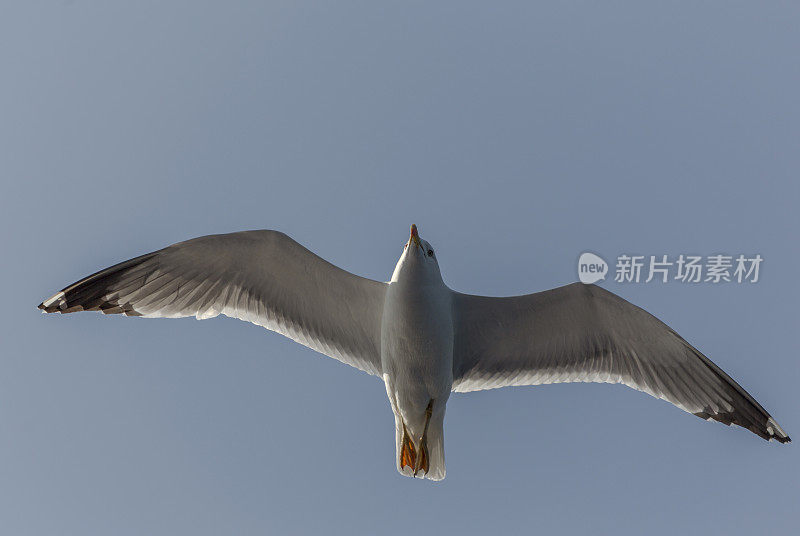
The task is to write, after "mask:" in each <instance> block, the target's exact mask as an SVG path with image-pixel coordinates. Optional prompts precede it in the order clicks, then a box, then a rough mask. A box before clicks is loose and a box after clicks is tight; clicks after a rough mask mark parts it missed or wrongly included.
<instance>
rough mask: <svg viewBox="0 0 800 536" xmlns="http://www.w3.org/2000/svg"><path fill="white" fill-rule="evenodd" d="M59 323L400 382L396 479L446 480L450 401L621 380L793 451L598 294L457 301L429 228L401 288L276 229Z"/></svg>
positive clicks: (635, 311)
mask: <svg viewBox="0 0 800 536" xmlns="http://www.w3.org/2000/svg"><path fill="white" fill-rule="evenodd" d="M39 308H40V309H42V310H43V311H44V312H47V313H72V312H75V311H102V312H103V313H105V314H114V313H122V314H125V315H128V316H145V317H165V318H177V317H186V316H195V317H197V318H198V319H205V318H212V317H215V316H217V315H219V314H223V315H226V316H230V317H233V318H239V319H241V320H247V321H248V322H252V323H254V324H257V325H259V326H263V327H265V328H267V329H270V330H272V331H276V332H278V333H280V334H282V335H285V336H287V337H289V338H291V339H293V340H295V341H297V342H299V343H300V344H303V345H305V346H308V347H309V348H312V349H314V350H316V351H318V352H321V353H323V354H326V355H328V356H331V357H333V358H335V359H338V360H339V361H342V362H343V363H347V364H348V365H351V366H353V367H356V368H358V369H360V370H363V371H365V372H368V373H369V374H372V375H375V376H378V377H380V378H382V379H383V381H384V383H385V384H386V394H387V395H388V397H389V403H390V404H391V407H392V411H393V413H394V422H395V438H396V439H395V441H396V447H397V456H396V463H397V470H398V471H399V472H400V473H401V474H403V475H406V476H416V477H424V478H428V479H431V480H441V479H443V478H444V476H445V464H444V413H445V405H446V404H447V399H448V397H449V396H450V393H451V392H452V391H455V392H468V391H478V390H483V389H495V388H498V387H506V386H514V385H541V384H548V383H560V382H600V383H623V384H625V385H627V386H629V387H632V388H634V389H638V390H639V391H644V392H645V393H648V394H650V395H652V396H654V397H657V398H661V399H664V400H666V401H668V402H671V403H672V404H674V405H676V406H678V407H679V408H681V409H682V410H684V411H688V412H689V413H694V414H695V415H697V416H698V417H702V418H703V419H706V420H711V419H714V420H716V421H719V422H722V423H724V424H727V425H730V424H737V425H739V426H742V427H743V428H746V429H748V430H750V431H751V432H753V433H755V434H757V435H759V436H761V437H762V438H764V439H768V440H772V439H775V440H777V441H779V442H781V443H786V442H788V441H790V439H789V436H788V435H786V433H785V432H784V431H783V430H782V429H781V427H780V426H778V423H776V422H775V420H774V419H773V418H772V417H771V416H770V414H769V413H767V412H766V411H765V410H764V408H762V407H761V405H760V404H759V403H758V402H756V401H755V400H754V399H753V397H752V396H750V395H749V394H748V393H747V391H745V390H744V389H743V388H742V387H740V386H739V384H738V383H736V382H735V381H734V380H733V379H731V377H730V376H728V375H727V374H725V372H723V371H722V370H721V369H720V368H719V367H718V366H716V365H715V364H714V363H712V362H711V361H710V360H709V359H708V358H707V357H706V356H704V355H703V354H702V353H700V352H699V351H698V350H697V349H695V348H694V347H693V346H692V345H690V344H689V343H688V342H686V341H685V340H683V339H682V338H681V337H680V335H678V334H677V333H675V332H674V331H673V330H672V329H670V328H669V327H668V326H667V325H665V324H664V323H662V322H661V321H660V320H658V319H657V318H655V317H654V316H652V315H651V314H649V313H647V312H646V311H644V310H643V309H640V308H638V307H636V306H635V305H632V304H630V303H628V302H627V301H625V300H623V299H622V298H620V297H619V296H617V295H615V294H613V293H611V292H609V291H607V290H604V289H603V288H601V287H598V286H596V285H584V284H583V283H573V284H571V285H566V286H563V287H559V288H555V289H552V290H547V291H544V292H538V293H535V294H528V295H525V296H514V297H508V298H494V297H486V296H472V295H469V294H461V293H459V292H455V291H453V290H450V289H449V288H448V287H447V286H446V285H445V284H444V282H443V281H442V276H441V273H440V271H439V261H438V259H437V257H436V254H435V252H434V250H433V248H432V247H431V245H430V244H429V243H428V242H427V241H426V240H423V239H422V238H420V236H419V233H418V231H417V227H416V226H415V225H412V226H411V236H410V237H409V239H408V242H407V243H406V245H405V246H404V247H403V253H402V255H401V256H400V260H399V261H398V262H397V266H396V267H395V269H394V273H393V274H392V278H391V280H390V281H389V282H388V283H382V282H378V281H373V280H371V279H365V278H362V277H359V276H357V275H353V274H351V273H349V272H346V271H344V270H342V269H340V268H337V267H336V266H334V265H332V264H330V263H329V262H327V261H325V260H324V259H322V258H320V257H318V256H316V255H315V254H314V253H312V252H311V251H309V250H307V249H306V248H304V247H303V246H301V245H300V244H298V243H297V242H295V241H294V240H292V239H291V238H289V237H288V236H286V235H285V234H283V233H281V232H278V231H244V232H238V233H231V234H220V235H211V236H203V237H200V238H195V239H193V240H188V241H186V242H180V243H178V244H174V245H172V246H169V247H167V248H164V249H161V250H159V251H155V252H153V253H148V254H146V255H142V256H141V257H136V258H135V259H131V260H128V261H125V262H122V263H120V264H117V265H115V266H112V267H110V268H106V269H105V270H101V271H99V272H97V273H95V274H93V275H90V276H89V277H86V278H84V279H81V280H80V281H78V282H77V283H75V284H73V285H70V286H68V287H67V288H65V289H64V290H62V291H61V292H59V293H57V294H56V295H54V296H53V297H51V298H48V299H47V300H45V301H44V302H43V303H41V304H40V305H39Z"/></svg>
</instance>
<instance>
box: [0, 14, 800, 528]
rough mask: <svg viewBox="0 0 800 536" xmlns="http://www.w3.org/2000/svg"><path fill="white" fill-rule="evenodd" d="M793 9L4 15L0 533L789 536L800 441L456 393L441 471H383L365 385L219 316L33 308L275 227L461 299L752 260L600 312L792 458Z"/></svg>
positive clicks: (643, 415) (378, 272) (665, 408)
mask: <svg viewBox="0 0 800 536" xmlns="http://www.w3.org/2000/svg"><path fill="white" fill-rule="evenodd" d="M798 23H800V7H799V6H798V4H797V3H796V2H768V3H763V2H762V3H758V4H756V3H752V2H700V3H698V2H668V3H664V2H604V3H596V2H536V3H534V2H530V1H523V2H466V1H459V2H437V3H430V2H371V1H362V2H347V1H342V2H310V3H300V2H294V1H291V2H252V3H242V2H225V3H211V2H198V1H191V2H168V3H164V2H144V1H143V2H109V1H103V2H86V1H77V0H76V1H72V2H6V3H4V6H3V9H2V16H0V181H2V183H1V185H2V196H0V228H1V229H2V231H1V232H0V240H2V244H1V246H2V250H1V251H2V252H3V255H2V261H0V270H2V273H1V274H0V275H2V279H3V281H4V282H5V284H4V288H3V298H4V307H3V308H2V311H1V312H0V318H1V319H2V321H0V336H1V337H2V339H1V340H2V350H1V353H2V355H1V356H0V519H2V525H3V531H4V533H6V534H14V535H18V536H23V535H37V536H38V535H81V536H88V535H107V534H115V535H139V534H153V535H162V534H163V535H167V534H170V535H173V534H192V535H211V534H288V533H293V534H313V533H321V532H333V531H336V532H342V531H348V532H352V533H356V534H375V533H382V534H406V535H407V534H409V533H411V534H426V533H435V532H438V533H450V532H452V533H459V534H484V533H487V532H491V533H520V532H522V531H529V530H533V529H535V532H537V533H538V532H541V533H543V534H545V533H546V534H549V533H564V534H585V533H590V534H600V533H604V534H615V535H624V534H643V533H647V534H651V535H658V534H698V533H701V532H707V533H712V534H726V535H737V534H760V533H763V532H764V531H767V532H769V533H776V534H777V533H781V532H783V533H792V532H796V531H797V528H798V523H799V522H800V511H798V508H797V505H798V500H800V455H799V454H798V450H797V446H796V445H794V444H790V445H778V444H776V443H767V442H764V441H762V440H761V439H759V438H758V437H756V436H755V435H753V434H750V433H749V432H746V431H744V430H742V429H740V428H728V427H725V426H722V425H720V424H717V423H707V422H704V421H702V420H701V419H698V418H696V417H693V416H691V415H688V414H686V413H684V412H682V411H680V410H678V409H676V408H674V407H672V406H671V405H669V404H667V403H665V402H662V401H659V400H656V399H653V398H650V397H648V396H646V395H644V394H642V393H638V392H636V391H634V390H631V389H627V388H624V387H622V386H609V385H584V384H576V385H553V386H543V387H536V388H534V387H528V388H513V389H511V388H510V389H503V390H496V391H489V392H480V393H472V394H466V395H460V394H454V395H453V396H452V397H451V398H450V402H449V404H448V410H447V418H446V421H445V430H446V434H445V436H446V440H445V445H446V452H447V471H448V473H447V479H446V480H444V481H443V482H442V483H439V484H435V483H431V482H427V481H424V482H423V481H414V480H411V479H408V478H403V477H401V476H400V475H398V474H397V472H396V471H395V461H394V456H395V451H394V448H395V447H394V430H393V427H394V421H393V418H392V414H391V410H390V408H389V404H388V401H387V399H386V394H385V389H384V387H383V385H382V383H381V382H380V381H379V380H377V379H376V378H374V377H370V376H367V375H366V374H364V373H360V372H358V371H356V370H355V369H351V368H349V367H346V366H344V365H342V364H340V363H338V362H336V361H334V360H332V359H328V358H324V357H322V356H320V355H319V354H316V353H314V352H313V351H311V350H309V349H307V348H304V347H302V346H300V345H298V344H296V343H293V342H291V341H290V340H288V339H284V338H282V337H281V336H279V335H277V334H274V333H271V332H268V331H266V330H263V329H261V328H258V327H256V326H253V325H250V324H246V323H244V322H240V321H236V320H232V319H227V318H217V319H214V320H207V321H203V322H198V321H197V320H195V319H182V320H144V319H134V318H125V317H118V316H101V315H99V314H76V315H68V316H57V315H49V316H43V315H41V314H40V312H39V311H38V310H37V309H36V305H37V304H38V303H39V302H40V301H41V300H42V299H43V298H46V297H48V296H50V295H51V294H52V293H54V292H55V291H57V290H59V289H60V288H62V287H64V286H66V285H67V284H69V283H72V282H73V281H75V280H77V279H79V278H81V277H83V276H85V275H88V274H89V273H92V272H94V271H96V270H98V269H100V268H104V267H106V266H109V265H111V264H114V263H117V262H119V261H122V260H125V259H127V258H130V257H133V256H136V255H140V254H142V253H145V252H148V251H152V250H155V249H158V248H161V247H164V246H166V245H168V244H171V243H174V242H177V241H180V240H184V239H188V238H191V237H195V236H201V235H205V234H211V233H220V232H230V231H237V230H244V229H260V228H266V229H278V230H281V231H284V232H286V233H288V234H289V235H291V236H292V237H293V238H295V239H296V240H297V241H299V242H300V243H302V244H303V245H305V246H306V247H308V248H309V249H311V250H312V251H314V252H316V253H317V254H319V255H321V256H322V257H324V258H325V259H328V260H330V261H331V262H333V263H335V264H337V265H338V266H341V267H343V268H345V269H347V270H350V271H352V272H355V273H357V274H360V275H363V276H367V277H370V278H374V279H378V280H388V278H389V277H390V275H391V272H392V270H393V267H394V265H395V262H396V261H397V258H398V257H399V255H400V253H401V250H402V245H403V243H404V241H405V240H406V238H407V236H408V228H409V225H410V224H411V223H416V224H417V225H418V226H419V228H420V232H421V235H422V236H423V237H424V238H426V239H427V240H429V241H430V242H431V243H432V244H433V245H434V247H435V248H436V251H437V256H438V257H439V262H440V265H441V267H442V271H443V274H444V279H445V282H446V283H447V284H448V285H449V286H451V287H452V288H454V289H457V290H459V291H462V292H471V293H478V294H488V295H514V294H524V293H528V292H534V291H539V290H544V289H548V288H551V287H555V286H559V285H563V284H567V283H570V282H573V281H575V280H576V279H577V274H576V266H575V263H576V259H577V257H578V255H579V254H580V253H581V252H582V251H585V250H590V251H594V252H596V253H599V254H601V255H603V256H605V257H606V258H607V259H610V258H613V257H615V256H616V255H618V254H619V253H623V252H627V253H638V254H645V255H650V254H653V255H662V254H670V255H677V254H680V253H686V254H688V253H694V254H700V255H711V254H716V253H727V254H732V255H733V254H738V253H746V254H755V253H758V254H761V255H762V257H763V258H764V259H765V260H764V263H763V265H762V270H761V281H760V282H758V283H757V284H754V285H750V284H741V285H737V284H725V285H711V284H701V285H686V284H680V283H670V284H666V285H664V284H658V283H650V284H638V285H635V284H629V285H621V284H617V283H614V282H613V281H608V282H606V283H603V285H604V286H605V287H606V288H608V289H610V290H612V291H614V292H617V293H619V294H620V295H621V296H623V297H625V298H626V299H628V300H630V301H632V302H634V303H635V304H637V305H639V306H642V307H644V308H646V309H647V310H648V311H650V312H652V313H653V314H655V315H656V316H658V317H659V318H661V319H662V320H664V321H665V322H666V323H667V324H669V325H670V326H671V327H673V328H674V329H675V330H676V331H678V332H679V333H680V334H681V335H683V336H684V337H685V338H686V339H688V340H689V341H690V342H692V343H693V344H694V345H696V346H697V347H698V348H699V349H701V350H702V351H703V352H704V353H706V354H707V355H708V356H709V357H710V358H711V359H712V360H714V361H715V362H716V363H717V364H718V365H720V366H721V367H722V368H723V369H724V370H725V371H727V372H728V373H729V374H730V375H731V376H733V377H734V378H735V379H737V380H738V381H739V382H740V383H741V384H742V385H743V386H744V387H745V389H747V390H748V391H749V392H750V393H751V394H752V395H753V396H754V397H755V398H756V399H757V400H758V401H759V402H761V404H762V405H764V407H765V408H766V409H767V410H768V411H770V412H771V413H772V414H773V415H774V416H775V418H776V419H777V421H778V422H779V423H780V424H781V425H782V426H783V427H784V428H785V429H786V431H787V432H788V433H789V434H790V435H793V436H798V435H800V415H798V408H799V407H800V395H798V389H797V385H798V383H799V382H800V365H799V364H798V363H799V362H798V350H800V344H799V343H798V338H797V330H798V312H797V303H798V301H799V299H800V295H799V294H800V293H798V287H797V273H798V266H800V248H798V238H797V236H798V229H799V228H800V226H799V225H798V224H799V223H800V221H799V219H800V218H799V217H798V213H797V210H796V207H797V204H798V202H799V201H800V186H798V169H800V156H799V155H800V151H798V141H800V132H799V130H800V127H799V125H800V104H798V103H799V102H800V100H798V95H800V59H798V58H800V56H798V53H797V52H798V50H800V33H798V31H797V28H798Z"/></svg>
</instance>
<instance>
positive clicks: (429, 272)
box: [392, 224, 442, 284]
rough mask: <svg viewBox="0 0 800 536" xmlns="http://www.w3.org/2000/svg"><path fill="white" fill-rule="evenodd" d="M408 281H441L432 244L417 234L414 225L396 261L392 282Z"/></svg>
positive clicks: (423, 282) (426, 282) (416, 282)
mask: <svg viewBox="0 0 800 536" xmlns="http://www.w3.org/2000/svg"><path fill="white" fill-rule="evenodd" d="M398 281H409V282H413V283H415V284H429V283H438V284H441V283H442V274H441V273H440V272H439V261H438V260H436V253H435V252H434V251H433V246H431V245H430V243H429V242H428V241H427V240H423V239H422V238H420V236H419V231H417V226H416V225H413V224H412V225H411V235H410V236H409V237H408V242H406V245H405V246H403V254H402V255H400V260H399V261H397V266H395V268H394V273H393V274H392V282H393V283H395V282H398Z"/></svg>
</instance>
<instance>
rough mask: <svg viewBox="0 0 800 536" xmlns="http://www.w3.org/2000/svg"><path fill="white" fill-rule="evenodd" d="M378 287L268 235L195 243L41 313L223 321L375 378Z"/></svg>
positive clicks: (77, 291)
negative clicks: (263, 331)
mask: <svg viewBox="0 0 800 536" xmlns="http://www.w3.org/2000/svg"><path fill="white" fill-rule="evenodd" d="M385 292H386V284H385V283H379V282H377V281H373V280H371V279H365V278H363V277H359V276H356V275H353V274H351V273H349V272H346V271H344V270H342V269H340V268H337V267H336V266H334V265H333V264H331V263H329V262H327V261H325V260H324V259H322V258H320V257H318V256H317V255H315V254H314V253H312V252H310V251H309V250H307V249H306V248H304V247H303V246H301V245H300V244H298V243H297V242H295V241H294V240H292V239H291V238H289V237H288V236H286V235H285V234H283V233H280V232H278V231H244V232H239V233H231V234H221V235H211V236H203V237H200V238H195V239H193V240H187V241H186V242H180V243H178V244H174V245H172V246H169V247H167V248H164V249H161V250H159V251H155V252H153V253H148V254H147V255H142V256H141V257H136V258H135V259H131V260H129V261H125V262H123V263H120V264H117V265H115V266H112V267H110V268H106V269H105V270H101V271H99V272H97V273H96V274H93V275H90V276H89V277H86V278H84V279H81V280H80V281H78V282H77V283H75V284H73V285H70V286H68V287H67V288H65V289H64V290H62V291H61V292H59V293H57V294H56V295H54V296H52V297H51V298H49V299H47V300H45V301H44V302H43V303H41V304H40V305H39V308H40V309H42V310H43V311H45V312H47V313H72V312H75V311H102V312H103V313H105V314H110V313H122V314H125V315H129V316H145V317H165V318H177V317H185V316H195V317H197V318H198V319H205V318H211V317H214V316H217V315H219V314H223V315H226V316H230V317H233V318H238V319H241V320H246V321H248V322H252V323H254V324H257V325H259V326H263V327H265V328H267V329H270V330H272V331H276V332H278V333H280V334H282V335H285V336H287V337H289V338H291V339H293V340H295V341H297V342H299V343H301V344H303V345H305V346H308V347H309V348H312V349H314V350H316V351H318V352H321V353H323V354H326V355H329V356H331V357H334V358H336V359H338V360H339V361H342V362H344V363H347V364H348V365H351V366H353V367H356V368H358V369H360V370H363V371H365V372H368V373H370V374H373V375H376V376H380V374H381V364H380V363H381V361H380V323H381V315H382V312H383V300H384V295H385Z"/></svg>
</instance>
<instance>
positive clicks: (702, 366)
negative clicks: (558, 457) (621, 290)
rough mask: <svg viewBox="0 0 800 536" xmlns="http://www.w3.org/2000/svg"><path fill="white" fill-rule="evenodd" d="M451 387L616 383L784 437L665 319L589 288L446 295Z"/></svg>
mask: <svg viewBox="0 0 800 536" xmlns="http://www.w3.org/2000/svg"><path fill="white" fill-rule="evenodd" d="M453 308H454V310H453V312H454V321H455V332H456V336H455V345H454V355H453V369H454V370H453V390H454V391H461V392H466V391H478V390H482V389H494V388H497V387H504V386H512V385H540V384H548V383H560V382H598V383H623V384H625V385H627V386H629V387H633V388H634V389H637V390H639V391H644V392H645V393H648V394H650V395H652V396H654V397H657V398H661V399H664V400H666V401H668V402H671V403H672V404H675V405H676V406H678V407H679V408H681V409H683V410H684V411H688V412H689V413H694V414H695V415H697V416H698V417H702V418H704V419H707V420H708V419H714V420H717V421H720V422H722V423H724V424H738V425H739V426H742V427H744V428H747V429H748V430H750V431H751V432H753V433H755V434H757V435H759V436H761V437H763V438H764V439H776V440H777V441H780V442H781V443H785V442H788V441H789V436H787V435H786V433H785V432H784V431H783V430H782V429H781V427H780V426H778V423H776V422H775V420H774V419H773V418H772V417H771V416H770V415H769V413H767V412H766V411H765V410H764V408H762V407H761V405H760V404H759V403H758V402H756V401H755V400H754V399H753V397H752V396H750V395H749V394H748V393H747V391H745V390H744V389H743V388H742V387H741V386H740V385H739V384H738V383H736V382H735V381H733V379H731V377H730V376H728V375H727V374H725V372H723V371H722V370H721V369H720V368H719V367H718V366H716V365H715V364H714V363H712V362H711V361H710V360H709V359H708V358H707V357H706V356H704V355H703V354H701V353H700V352H699V351H698V350H697V349H695V348H694V347H693V346H692V345H690V344H689V343H688V342H686V341H685V340H684V339H682V338H681V337H680V336H679V335H678V334H677V333H675V332H674V331H673V330H672V329H670V328H669V326H667V325H666V324H664V323H663V322H661V321H660V320H658V319H657V318H656V317H654V316H653V315H651V314H649V313H648V312H647V311H644V310H643V309H640V308H639V307H636V306H635V305H632V304H630V303H628V302H627V301H625V300H623V299H622V298H620V297H619V296H617V295H615V294H613V293H611V292H609V291H607V290H605V289H603V288H601V287H598V286H595V285H584V284H582V283H574V284H572V285H567V286H565V287H560V288H556V289H552V290H548V291H545V292H539V293H537V294H529V295H526V296H515V297H510V298H491V297H483V296H470V295H467V294H459V293H454V294H453Z"/></svg>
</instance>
